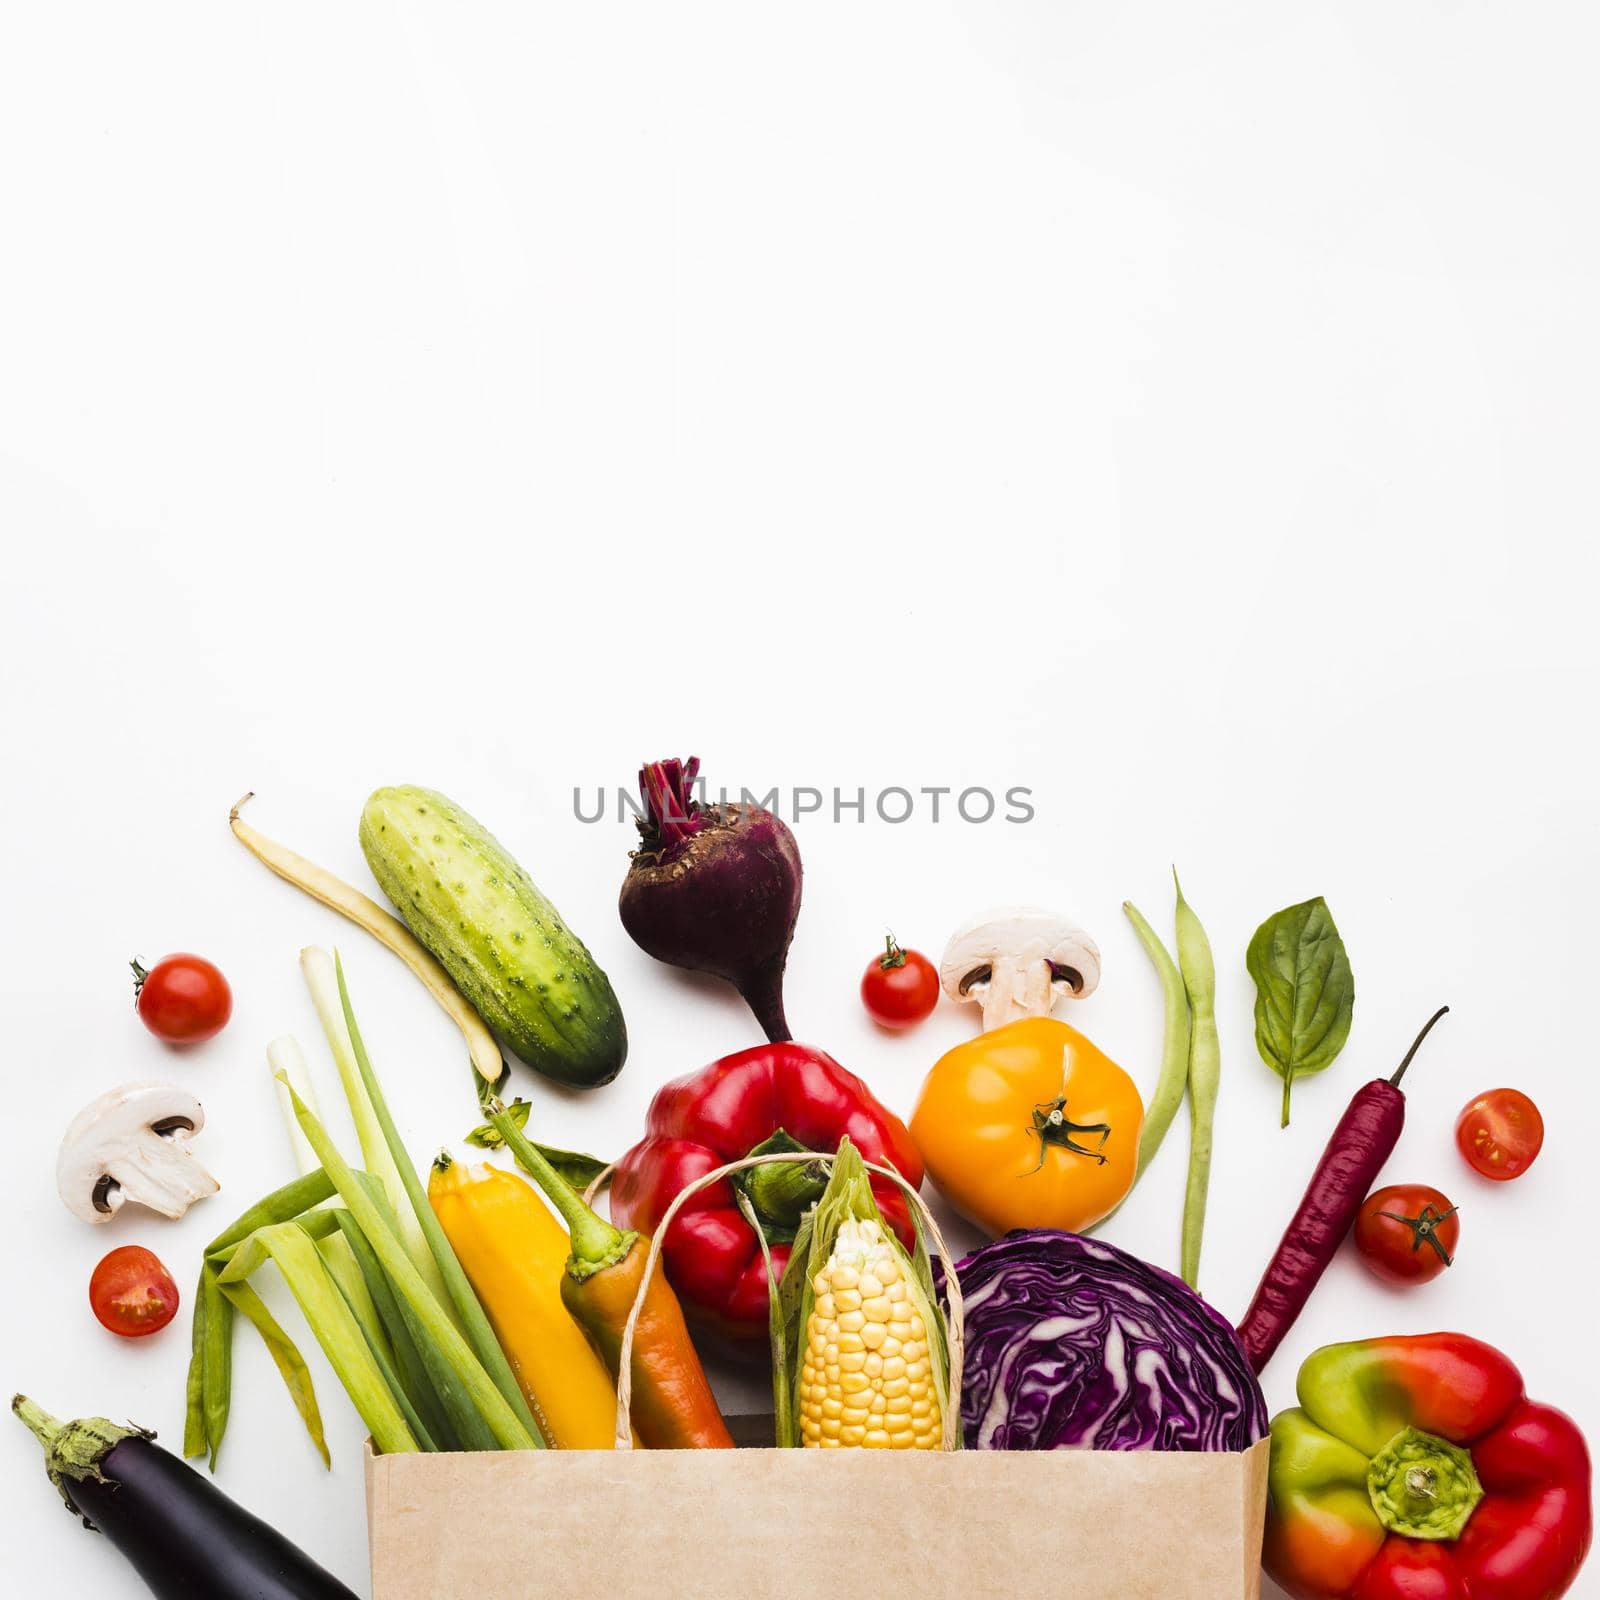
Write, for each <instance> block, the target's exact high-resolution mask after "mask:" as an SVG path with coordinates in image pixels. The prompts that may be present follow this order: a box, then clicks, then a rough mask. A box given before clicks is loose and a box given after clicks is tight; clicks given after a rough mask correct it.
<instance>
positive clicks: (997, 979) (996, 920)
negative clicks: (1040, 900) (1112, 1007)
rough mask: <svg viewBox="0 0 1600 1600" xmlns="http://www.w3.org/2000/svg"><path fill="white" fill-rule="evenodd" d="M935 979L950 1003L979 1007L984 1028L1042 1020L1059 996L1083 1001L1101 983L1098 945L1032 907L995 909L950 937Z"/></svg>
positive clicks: (1064, 921)
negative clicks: (972, 1003)
mask: <svg viewBox="0 0 1600 1600" xmlns="http://www.w3.org/2000/svg"><path fill="white" fill-rule="evenodd" d="M939 981H940V982H941V983H942V984H943V985H944V992H945V993H946V994H947V995H949V996H950V998H951V999H952V1000H971V1001H976V1002H977V1003H978V1004H980V1005H981V1006H982V1007H983V1027H984V1031H985V1032H988V1031H989V1030H990V1029H992V1028H1000V1027H1004V1026H1005V1024H1006V1023H1008V1022H1016V1021H1017V1020H1018V1019H1019V1018H1022V1017H1042V1016H1046V1015H1048V1014H1049V1012H1050V1009H1051V1007H1052V1006H1054V1005H1055V1003H1056V1001H1057V1000H1058V999H1059V998H1060V997H1061V996H1062V995H1072V996H1074V997H1075V998H1077V999H1080V1000H1081V999H1082V998H1083V997H1084V996H1085V995H1088V994H1093V993H1094V991H1095V988H1096V986H1097V985H1098V984H1099V982H1100V947H1099V945H1097V944H1096V943H1095V942H1094V940H1093V939H1091V938H1090V937H1089V935H1088V934H1087V933H1085V932H1084V931H1083V929H1082V928H1080V927H1078V926H1077V925H1076V924H1075V923H1071V922H1069V921H1067V919H1066V918H1065V917H1062V916H1058V915H1057V914H1056V913H1055V912H1053V911H1044V910H1041V909H1040V908H1039V907H1038V906H1001V907H999V908H998V909H997V910H994V911H986V912H984V913H983V914H982V915H981V916H977V917H973V918H971V919H970V920H969V921H967V922H964V923H962V925H961V926H960V927H959V928H957V929H956V931H955V932H954V933H953V934H951V935H950V942H949V943H948V944H947V945H946V946H945V947H944V959H943V960H942V961H941V962H940V963H939Z"/></svg>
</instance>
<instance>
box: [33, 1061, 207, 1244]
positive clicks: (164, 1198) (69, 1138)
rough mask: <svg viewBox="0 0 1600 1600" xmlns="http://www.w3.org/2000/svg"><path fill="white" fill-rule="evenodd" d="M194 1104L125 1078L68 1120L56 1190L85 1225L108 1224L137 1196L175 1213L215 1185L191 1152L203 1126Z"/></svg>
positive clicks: (172, 1090) (188, 1097) (168, 1088)
mask: <svg viewBox="0 0 1600 1600" xmlns="http://www.w3.org/2000/svg"><path fill="white" fill-rule="evenodd" d="M205 1121H206V1114H205V1112H204V1111H202V1110H201V1109H200V1102H199V1101H198V1100H196V1099H195V1097H194V1096H193V1095H192V1094H189V1093H188V1092H187V1091H186V1090H183V1089H179V1088H176V1087H174V1086H173V1085H172V1084H169V1083H125V1084H123V1086H122V1087H121V1088H120V1089H113V1090H111V1091H110V1092H109V1093H108V1094H103V1095H101V1096H100V1098H99V1099H98V1100H96V1101H93V1102H92V1103H91V1104H89V1105H87V1106H85V1107H84V1108H83V1110H82V1111H80V1112H79V1113H78V1114H77V1116H75V1117H74V1118H73V1119H72V1125H71V1126H70V1127H69V1128H68V1129H67V1131H66V1135H65V1137H64V1138H63V1139H62V1141H61V1152H60V1154H59V1155H58V1156H57V1157H56V1187H57V1189H59V1190H60V1191H61V1198H62V1200H63V1201H64V1202H65V1203H66V1207H67V1210H68V1211H70V1212H71V1213H72V1214H73V1216H75V1217H82V1218H83V1220H84V1221H85V1222H97V1223H98V1222H109V1221H110V1220H111V1219H112V1218H113V1217H114V1216H115V1215H116V1214H117V1212H118V1211H120V1210H121V1209H122V1207H123V1205H124V1204H125V1203H126V1202H127V1201H129V1200H132V1201H135V1202H136V1203H137V1204H139V1205H142V1206H148V1207H149V1208H150V1209H151V1210H152V1211H158V1212H160V1214H161V1215H162V1216H164V1217H181V1216H182V1215H183V1214H184V1212H185V1211H187V1210H188V1209H189V1207H190V1206H191V1205H193V1204H194V1202H195V1201H196V1200H204V1199H205V1198H206V1197H207V1196H208V1195H213V1194H215V1193H216V1192H217V1190H218V1188H219V1187H220V1185H219V1184H218V1183H217V1180H216V1179H215V1178H213V1177H212V1176H211V1174H210V1173H209V1172H207V1171H206V1170H205V1168H204V1167H202V1166H201V1165H200V1163H199V1162H198V1161H196V1160H195V1158H194V1157H193V1156H192V1155H191V1154H190V1153H189V1148H188V1145H189V1138H190V1136H191V1135H192V1134H195V1133H198V1132H199V1131H200V1129H201V1128H203V1127H204V1126H205Z"/></svg>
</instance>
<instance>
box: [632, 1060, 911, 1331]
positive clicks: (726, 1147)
mask: <svg viewBox="0 0 1600 1600" xmlns="http://www.w3.org/2000/svg"><path fill="white" fill-rule="evenodd" d="M847 1134H848V1135H849V1137H850V1140H851V1142H852V1143H853V1144H854V1145H855V1146H856V1148H857V1149H858V1150H859V1151H860V1152H861V1154H862V1156H863V1158H864V1159H866V1160H867V1161H869V1162H874V1163H876V1164H878V1165H880V1166H889V1167H893V1168H894V1169H895V1170H896V1171H897V1172H899V1173H901V1174H902V1175H903V1176H904V1177H905V1179H906V1181H907V1182H908V1183H910V1184H912V1185H913V1186H915V1185H917V1184H920V1183H921V1182H922V1157H921V1156H920V1155H919V1154H918V1153H917V1147H916V1145H915V1144H914V1143H913V1142H912V1139H911V1135H910V1134H909V1133H908V1132H907V1131H906V1126H905V1124H904V1123H903V1122H901V1120H900V1119H899V1118H898V1117H897V1116H895V1114H894V1113H893V1112H892V1111H890V1110H889V1109H888V1108H887V1107H885V1106H883V1105H881V1104H880V1103H879V1102H878V1100H877V1099H876V1098H875V1097H874V1096H873V1094H872V1091H871V1090H870V1089H868V1088H867V1086H866V1084H864V1083H863V1082H862V1081H861V1080H860V1079H859V1078H858V1077H856V1076H855V1074H854V1073H851V1072H846V1071H845V1069H844V1068H843V1067H841V1066H840V1065H839V1063H838V1062H837V1061H835V1060H834V1059H833V1057H832V1056H829V1055H825V1054H824V1053H823V1052H822V1051H821V1050H815V1049H812V1048H811V1047H810V1046H809V1045H803V1044H795V1043H793V1042H787V1041H786V1042H780V1043H775V1044H763V1045H757V1046H756V1047H755V1048H754V1049H752V1050H741V1051H739V1052H738V1054H737V1055H731V1056H724V1057H723V1058H722V1059H721V1060H720V1061H713V1062H712V1063H711V1065H710V1066H708V1067H705V1068H703V1069H702V1070H701V1071H699V1072H694V1073H691V1074H690V1075H689V1076H688V1077H684V1078H677V1079H675V1080H674V1081H673V1082H671V1083H668V1084H664V1085H663V1086H662V1087H661V1088H660V1089H659V1090H657V1091H656V1097H655V1099H654V1100H652V1101H651V1103H650V1110H649V1113H648V1115H647V1116H646V1118H645V1136H644V1138H643V1139H641V1140H640V1141H639V1143H638V1144H636V1145H635V1146H634V1147H633V1148H632V1149H631V1150H630V1151H629V1152H628V1153H627V1154H626V1155H625V1156H623V1158H622V1159H621V1160H620V1161H619V1162H618V1163H617V1168H616V1172H615V1174H614V1175H613V1177H612V1180H611V1215H612V1217H613V1218H614V1219H615V1220H617V1221H618V1222H620V1223H621V1224H622V1225H623V1226H624V1227H628V1228H637V1229H638V1230H639V1231H640V1232H641V1233H654V1232H655V1230H656V1228H657V1227H658V1226H659V1225H660V1222H661V1219H662V1217H663V1216H665V1214H666V1210H667V1207H668V1206H669V1205H670V1204H671V1203H672V1201H673V1200H674V1199H675V1198H676V1197H677V1194H678V1192H679V1191H680V1190H681V1189H683V1188H684V1187H685V1186H686V1185H687V1184H689V1183H692V1182H693V1181H694V1180H695V1179H696V1178H699V1177H703V1176H704V1175H705V1174H706V1173H708V1172H711V1171H713V1170H714V1169H716V1168H717V1167H720V1166H723V1165H725V1164H726V1163H728V1162H730V1161H738V1160H740V1159H742V1158H743V1157H745V1156H748V1155H752V1154H756V1153H761V1152H765V1151H780V1150H790V1151H800V1150H815V1151H818V1152H822V1153H826V1154H829V1155H831V1154H832V1153H833V1152H834V1151H835V1150H837V1149H838V1148H839V1141H840V1140H841V1139H843V1138H844V1137H845V1136H846V1135H847ZM826 1184H827V1173H826V1171H825V1170H823V1169H822V1168H821V1167H820V1165H819V1166H810V1165H806V1164H803V1163H800V1162H794V1163H785V1164H774V1165H771V1166H766V1167H756V1168H753V1169H751V1170H750V1171H749V1172H746V1173H742V1174H737V1175H736V1176H735V1177H734V1178H733V1179H731V1180H724V1181H723V1182H721V1183H717V1184H713V1185H712V1186H711V1187H710V1188H707V1189H704V1190H702V1191H701V1192H700V1193H699V1194H697V1195H695V1196H693V1197H692V1198H691V1199H690V1200H689V1201H688V1203H687V1204H686V1205H685V1206H684V1209H683V1210H682V1211H680V1212H679V1213H678V1216H677V1218H676V1220H675V1221H674V1222H673V1224H672V1227H671V1228H670V1229H669V1230H668V1232H667V1236H666V1239H665V1240H664V1241H663V1242H662V1249H661V1253H662V1259H663V1261H664V1262H665V1263H666V1269H667V1278H668V1280H669V1281H670V1282H671V1284H672V1287H673V1288H674V1289H676V1290H677V1292H678V1298H679V1299H680V1300H681V1301H682V1302H683V1305H684V1309H685V1311H687V1312H688V1313H689V1314H690V1315H691V1316H692V1317H693V1319H694V1320H695V1322H696V1323H697V1324H698V1325H700V1326H701V1327H709V1328H711V1329H713V1330H715V1331H717V1332H719V1333H721V1334H723V1335H725V1336H727V1337H729V1338H731V1339H734V1340H736V1341H739V1342H741V1343H749V1342H753V1341H756V1340H764V1339H765V1338H766V1337H767V1322H768V1311H769V1307H768V1297H767V1274H766V1266H765V1263H764V1262H763V1260H762V1256H761V1247H760V1242H759V1241H758V1240H757V1238H756V1234H755V1230H754V1229H753V1228H752V1227H751V1225H750V1223H749V1222H748V1221H747V1220H746V1218H745V1214H744V1212H743V1211H742V1210H741V1209H740V1206H739V1200H738V1197H737V1195H736V1193H735V1185H738V1187H739V1188H740V1189H742V1190H743V1192H744V1194H745V1196H746V1197H747V1198H748V1200H749V1202H750V1204H751V1206H752V1207H753V1209H754V1212H755V1215H756V1216H757V1217H758V1218H759V1219H760V1222H761V1228H762V1232H763V1233H764V1234H765V1235H766V1237H767V1241H768V1244H769V1246H770V1248H771V1251H772V1265H773V1269H774V1270H775V1271H776V1272H778V1273H780V1274H781V1273H782V1271H783V1268H784V1264H785V1263H786V1262H787V1261H788V1259H789V1245H790V1242H791V1241H792V1240H793V1238H794V1230H795V1227H796V1225H797V1224H798V1222H799V1220H800V1217H801V1215H802V1213H803V1212H804V1211H805V1208H806V1207H807V1206H808V1205H810V1204H811V1203H812V1202H813V1201H815V1200H816V1199H817V1197H818V1196H820V1195H821V1193H822V1191H823V1189H824V1187H826ZM872 1192H873V1195H874V1197H875V1198H876V1200H877V1202H878V1207H879V1209H880V1210H881V1211H882V1212H883V1215H884V1219H885V1221H887V1222H888V1223H889V1224H890V1225H891V1226H892V1227H893V1228H894V1230H895V1231H896V1232H897V1233H898V1234H899V1235H900V1237H901V1239H902V1240H903V1241H904V1243H905V1244H906V1246H907V1247H908V1248H909V1247H910V1246H911V1244H912V1243H913V1238H914V1235H913V1230H912V1226H911V1220H910V1216H909V1214H908V1211H907V1206H906V1201H905V1197H904V1195H903V1194H902V1193H901V1191H900V1190H899V1188H897V1187H896V1186H895V1185H894V1184H893V1183H891V1182H890V1181H889V1180H888V1179H887V1178H878V1177H874V1178H873V1180H872Z"/></svg>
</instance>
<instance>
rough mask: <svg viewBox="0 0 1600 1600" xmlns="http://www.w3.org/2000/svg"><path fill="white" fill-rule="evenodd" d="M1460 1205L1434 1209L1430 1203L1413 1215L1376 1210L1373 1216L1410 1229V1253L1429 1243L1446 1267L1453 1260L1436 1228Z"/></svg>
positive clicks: (1452, 1214)
mask: <svg viewBox="0 0 1600 1600" xmlns="http://www.w3.org/2000/svg"><path fill="white" fill-rule="evenodd" d="M1460 1209H1461V1207H1460V1206H1451V1207H1450V1209H1449V1210H1448V1211H1436V1210H1435V1209H1434V1208H1433V1207H1432V1206H1431V1205H1425V1206H1424V1207H1423V1208H1422V1210H1421V1211H1420V1212H1419V1213H1418V1214H1417V1215H1416V1216H1414V1217H1403V1216H1401V1214H1400V1213H1399V1212H1398V1211H1378V1212H1374V1213H1373V1214H1374V1215H1375V1216H1379V1217H1386V1218H1387V1219H1388V1220H1389V1221H1390V1222H1399V1223H1403V1224H1404V1225H1405V1226H1406V1227H1408V1228H1409V1229H1410V1230H1411V1236H1412V1237H1411V1253H1412V1254H1413V1255H1415V1254H1416V1253H1417V1251H1419V1250H1420V1249H1421V1248H1422V1247H1423V1245H1424V1244H1431V1245H1432V1246H1433V1248H1434V1249H1435V1250H1436V1251H1437V1252H1438V1255H1439V1259H1440V1260H1441V1261H1442V1262H1444V1264H1445V1265H1446V1266H1447V1267H1452V1266H1454V1265H1455V1262H1454V1261H1452V1260H1451V1258H1450V1252H1449V1251H1448V1250H1446V1249H1445V1247H1444V1240H1442V1239H1441V1238H1440V1237H1439V1234H1438V1231H1437V1230H1438V1228H1439V1226H1440V1224H1441V1223H1444V1222H1447V1221H1449V1219H1450V1218H1451V1217H1453V1216H1454V1215H1455V1214H1456V1212H1458V1211H1459V1210H1460Z"/></svg>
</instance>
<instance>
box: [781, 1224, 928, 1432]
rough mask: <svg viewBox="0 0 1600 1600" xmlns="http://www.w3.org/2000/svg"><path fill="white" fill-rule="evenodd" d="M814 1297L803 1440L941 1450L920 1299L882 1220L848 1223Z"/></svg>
mask: <svg viewBox="0 0 1600 1600" xmlns="http://www.w3.org/2000/svg"><path fill="white" fill-rule="evenodd" d="M811 1289H812V1293H813V1295H814V1297H815V1298H814V1299H813V1301H812V1306H811V1315H810V1317H809V1318H808V1319H807V1321H806V1331H805V1339H806V1342H805V1354H804V1358H803V1361H802V1365H801V1372H800V1396H799V1399H800V1434H801V1439H800V1442H801V1443H802V1444H803V1445H806V1446H809V1447H814V1448H821V1449H825V1450H826V1449H836V1448H839V1447H841V1446H845V1447H848V1446H860V1447H864V1448H866V1449H868V1450H874V1449H876V1450H937V1449H938V1448H939V1440H940V1430H941V1425H942V1418H941V1416H940V1412H939V1397H938V1391H937V1389H936V1387H935V1385H934V1381H933V1364H932V1359H931V1356H930V1351H929V1345H928V1327H927V1324H926V1322H925V1321H924V1317H923V1310H922V1309H921V1308H920V1307H919V1306H918V1303H917V1302H918V1299H919V1298H920V1296H919V1294H918V1292H917V1290H916V1288H915V1286H914V1285H913V1283H912V1282H911V1280H910V1278H909V1275H908V1274H907V1272H906V1270H905V1267H904V1265H903V1256H902V1254H901V1252H900V1250H899V1248H898V1247H897V1245H896V1244H895V1243H894V1242H893V1241H892V1240H891V1239H890V1238H889V1237H888V1236H887V1235H886V1234H885V1232H884V1228H883V1225H882V1224H881V1223H880V1222H879V1221H878V1220H877V1218H875V1217H861V1218H857V1217H849V1218H846V1220H845V1221H843V1222H842V1223H841V1224H840V1225H839V1231H838V1233H837V1235H836V1236H835V1239H834V1244H833V1250H832V1253H831V1254H830V1255H829V1257H828V1260H827V1262H826V1263H825V1264H824V1266H823V1268H822V1270H821V1271H820V1272H818V1273H817V1274H816V1276H815V1277H814V1278H813V1279H812V1281H811Z"/></svg>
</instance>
